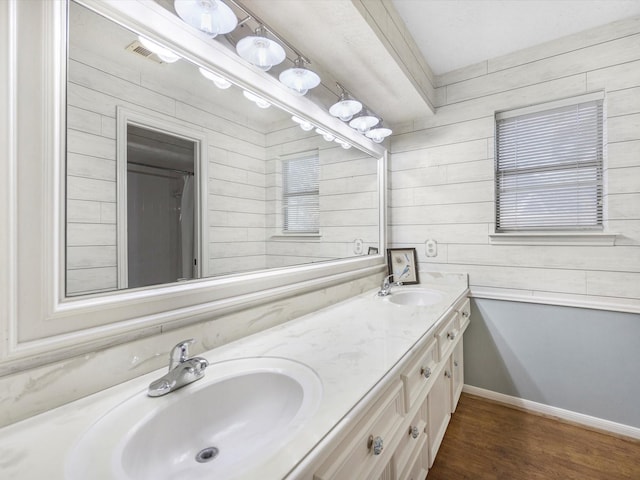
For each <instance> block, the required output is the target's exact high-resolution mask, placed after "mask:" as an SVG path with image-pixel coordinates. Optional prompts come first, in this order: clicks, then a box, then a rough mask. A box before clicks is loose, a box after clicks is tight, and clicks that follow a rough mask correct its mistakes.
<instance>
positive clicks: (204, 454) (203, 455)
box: [196, 447, 220, 463]
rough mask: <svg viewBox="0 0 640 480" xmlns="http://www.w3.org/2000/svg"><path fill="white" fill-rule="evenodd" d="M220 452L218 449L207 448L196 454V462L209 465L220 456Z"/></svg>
mask: <svg viewBox="0 0 640 480" xmlns="http://www.w3.org/2000/svg"><path fill="white" fill-rule="evenodd" d="M218 453H220V450H218V448H217V447H207V448H203V449H202V450H200V451H199V452H198V453H197V454H196V462H198V463H207V462H210V461H211V460H213V459H214V458H216V457H217V456H218Z"/></svg>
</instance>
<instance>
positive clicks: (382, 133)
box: [365, 120, 393, 143]
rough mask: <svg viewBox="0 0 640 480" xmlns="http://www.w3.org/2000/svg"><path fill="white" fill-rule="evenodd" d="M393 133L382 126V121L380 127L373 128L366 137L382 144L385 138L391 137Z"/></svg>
mask: <svg viewBox="0 0 640 480" xmlns="http://www.w3.org/2000/svg"><path fill="white" fill-rule="evenodd" d="M392 133H393V132H392V131H391V129H389V128H385V127H383V126H382V120H380V125H378V126H377V127H376V128H372V129H371V130H369V131H368V132H367V133H365V135H366V136H367V137H368V138H370V139H371V140H373V141H374V142H376V143H382V142H383V141H384V139H385V138H387V137H388V136H389V135H391V134H392Z"/></svg>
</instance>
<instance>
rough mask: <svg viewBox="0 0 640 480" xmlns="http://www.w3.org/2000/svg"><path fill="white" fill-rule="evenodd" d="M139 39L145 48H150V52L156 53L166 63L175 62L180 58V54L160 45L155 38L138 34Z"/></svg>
mask: <svg viewBox="0 0 640 480" xmlns="http://www.w3.org/2000/svg"><path fill="white" fill-rule="evenodd" d="M138 41H139V42H140V43H141V44H142V46H143V47H144V48H146V49H147V50H149V51H150V52H153V53H155V54H156V55H157V56H158V58H159V59H160V60H162V61H163V62H165V63H174V62H177V61H178V60H180V55H177V54H175V53H173V52H172V51H171V50H169V49H168V48H167V47H164V46H162V45H160V44H159V43H157V42H154V41H153V40H149V39H148V38H145V37H142V36H138Z"/></svg>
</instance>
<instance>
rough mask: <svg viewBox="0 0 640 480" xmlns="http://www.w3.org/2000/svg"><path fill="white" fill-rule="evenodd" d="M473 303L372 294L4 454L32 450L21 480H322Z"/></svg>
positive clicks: (119, 392)
mask: <svg viewBox="0 0 640 480" xmlns="http://www.w3.org/2000/svg"><path fill="white" fill-rule="evenodd" d="M466 294H467V286H466V282H463V281H459V282H457V283H446V284H443V285H437V286H435V287H433V288H425V287H423V286H419V287H418V286H416V287H393V288H392V291H391V293H390V294H389V295H387V296H385V297H378V296H377V295H376V292H375V291H369V292H366V293H363V294H361V295H359V296H357V297H354V298H352V299H349V300H346V301H344V302H341V303H339V304H336V305H334V306H332V307H329V308H325V309H322V310H320V311H318V312H315V313H313V314H309V315H306V316H304V317H301V318H299V319H297V320H294V321H291V322H288V323H286V324H283V325H280V326H277V327H274V328H271V329H269V330H266V331H264V332H261V333H258V334H255V335H251V336H249V337H245V338H243V339H241V340H238V341H236V342H232V343H229V344H227V345H224V346H221V347H219V348H216V349H214V350H211V351H209V352H205V353H203V354H201V356H202V357H204V358H205V359H206V361H208V363H209V366H208V367H207V368H206V372H205V375H204V377H203V378H201V379H199V380H197V381H194V382H193V383H190V384H188V385H186V386H185V387H183V388H180V389H177V390H175V391H172V392H170V393H167V394H166V395H162V396H159V397H156V398H154V397H150V396H148V395H147V387H148V385H149V383H151V382H152V381H154V380H156V379H157V378H158V377H159V376H162V375H163V374H165V373H166V371H162V372H153V373H150V374H147V375H144V376H142V377H140V378H137V379H134V380H131V381H129V382H127V383H125V384H121V385H118V386H116V387H113V388H111V389H108V390H106V391H104V392H100V393H98V394H95V395H93V396H91V397H87V398H85V399H82V400H79V401H77V402H73V403H71V404H68V405H65V406H63V407H60V408H58V409H56V410H53V411H50V412H47V413H45V414H42V415H40V416H38V417H33V418H32V419H29V420H28V421H26V422H20V423H19V424H14V425H12V426H10V427H7V428H5V429H4V433H5V434H4V435H3V436H2V437H1V438H2V439H1V440H0V451H2V443H3V442H4V441H7V442H12V443H11V445H12V448H14V449H16V448H17V449H18V450H19V449H21V448H22V450H23V451H22V460H19V461H17V462H16V463H15V464H14V465H12V466H11V468H12V470H10V471H9V472H10V473H12V475H11V476H10V478H14V479H18V480H20V479H27V478H50V479H63V478H64V479H68V480H80V479H83V480H84V479H86V478H92V479H95V480H100V479H105V480H106V479H127V480H133V479H135V480H145V479H157V480H162V479H172V480H174V479H182V478H184V479H193V480H197V479H204V478H220V479H223V478H224V479H251V478H265V479H280V478H290V479H293V478H312V475H311V476H310V474H309V468H310V467H309V465H313V464H314V462H316V456H318V455H322V452H326V451H327V449H329V448H332V447H333V446H334V442H335V440H336V439H338V438H339V437H340V436H341V429H344V428H348V427H349V425H350V423H351V420H352V417H354V416H355V415H356V413H357V412H358V405H359V404H361V403H363V399H366V398H367V397H368V396H370V395H372V394H373V393H374V392H375V391H376V389H377V388H378V387H379V386H380V385H382V384H384V380H385V378H386V377H387V376H388V375H390V372H392V371H393V370H394V367H396V366H397V365H398V364H399V363H400V361H401V360H402V359H403V358H405V357H406V356H408V355H410V354H411V353H412V352H413V351H414V350H416V348H417V347H416V345H417V343H418V342H419V340H420V339H421V338H422V337H424V336H425V335H427V334H428V333H429V334H430V335H433V330H434V326H435V325H436V323H438V321H439V320H440V319H441V318H442V317H443V316H444V315H445V314H446V313H448V312H450V311H451V308H452V306H453V305H454V304H455V303H456V302H459V301H460V299H462V298H464V297H465V296H466ZM394 375H395V373H394ZM77 409H79V410H77ZM78 412H81V414H78ZM39 417H41V418H39ZM39 420H41V421H39ZM51 422H53V424H54V425H57V428H51ZM21 424H24V425H21ZM0 432H1V430H0ZM13 433H15V435H13V437H12V434H13ZM45 445H55V447H53V448H49V451H48V456H45V458H40V459H38V461H37V462H30V461H29V460H28V459H29V457H31V456H33V455H34V454H35V452H38V451H40V452H42V451H43V450H44V449H45ZM316 463H317V462H316ZM8 478H9V477H8Z"/></svg>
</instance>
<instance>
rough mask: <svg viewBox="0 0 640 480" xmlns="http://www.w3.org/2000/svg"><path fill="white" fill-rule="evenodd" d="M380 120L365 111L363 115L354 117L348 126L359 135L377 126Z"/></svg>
mask: <svg viewBox="0 0 640 480" xmlns="http://www.w3.org/2000/svg"><path fill="white" fill-rule="evenodd" d="M379 121H380V119H379V118H378V117H374V116H373V115H370V114H369V112H368V111H367V110H366V109H365V111H364V112H363V113H361V114H360V115H358V116H357V117H354V118H353V119H352V120H351V121H350V122H349V126H350V127H351V128H353V129H355V130H357V131H358V132H360V133H366V132H367V131H368V130H369V129H370V128H371V127H373V126H375V125H377V124H378V122H379Z"/></svg>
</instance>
